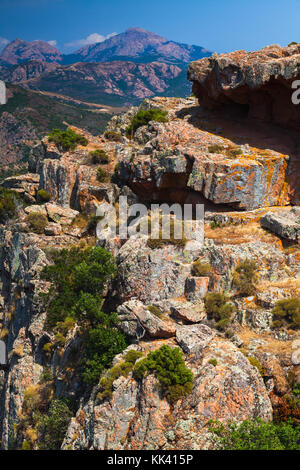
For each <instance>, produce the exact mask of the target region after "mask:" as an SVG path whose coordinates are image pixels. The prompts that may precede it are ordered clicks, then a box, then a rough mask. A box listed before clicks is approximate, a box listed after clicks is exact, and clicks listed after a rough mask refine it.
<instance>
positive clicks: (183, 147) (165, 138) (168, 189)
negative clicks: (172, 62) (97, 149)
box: [116, 98, 289, 210]
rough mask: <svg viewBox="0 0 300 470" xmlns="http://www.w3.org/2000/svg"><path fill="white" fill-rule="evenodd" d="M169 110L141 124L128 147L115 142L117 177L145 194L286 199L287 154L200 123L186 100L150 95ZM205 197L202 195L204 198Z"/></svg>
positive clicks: (252, 205) (197, 199) (243, 204)
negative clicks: (164, 117) (236, 139)
mask: <svg viewBox="0 0 300 470" xmlns="http://www.w3.org/2000/svg"><path fill="white" fill-rule="evenodd" d="M159 105H160V106H161V107H162V108H163V109H166V110H167V111H168V117H169V122H167V123H157V122H150V123H149V124H148V126H143V127H141V128H140V129H139V130H138V131H137V132H136V135H135V141H134V142H133V145H132V146H131V147H128V145H127V144H126V143H125V144H120V145H118V146H117V148H116V152H117V159H118V161H119V168H118V177H119V179H120V181H121V182H122V184H126V185H128V186H130V187H131V188H132V189H133V190H134V191H135V192H136V193H137V194H139V195H140V196H141V198H144V199H148V200H149V199H150V200H153V201H155V200H158V201H160V200H169V201H172V202H179V203H204V202H205V201H206V202H207V203H208V201H210V202H211V203H213V204H228V205H229V206H230V205H231V206H234V207H236V208H240V209H245V210H251V209H256V208H259V207H263V206H274V205H284V204H286V203H287V202H288V200H289V197H288V194H287V184H286V169H287V156H286V155H283V154H280V153H278V152H275V151H273V150H264V151H263V150H260V149H257V148H253V147H250V146H249V145H242V146H240V147H238V146H236V145H235V144H234V143H233V142H232V141H230V140H229V139H225V138H224V137H221V136H215V135H213V134H212V133H209V132H206V131H204V130H202V129H199V128H198V127H197V125H196V122H197V119H196V118H195V117H194V121H195V123H194V121H193V119H190V120H187V119H186V118H185V117H183V118H182V117H181V113H183V111H184V116H186V115H187V116H188V112H187V109H189V108H190V113H191V114H193V113H194V114H195V110H194V108H195V107H194V103H192V102H191V101H190V100H186V101H184V100H180V99H178V100H177V101H176V100H174V99H169V100H168V99H158V98H155V99H152V100H148V106H152V107H158V106H159ZM204 198H205V199H204Z"/></svg>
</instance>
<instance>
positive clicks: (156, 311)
mask: <svg viewBox="0 0 300 470" xmlns="http://www.w3.org/2000/svg"><path fill="white" fill-rule="evenodd" d="M147 310H149V312H150V313H152V314H153V315H155V316H156V317H157V318H160V319H161V318H162V317H163V313H162V312H161V310H160V309H159V308H158V307H155V306H154V305H149V306H148V307H147Z"/></svg>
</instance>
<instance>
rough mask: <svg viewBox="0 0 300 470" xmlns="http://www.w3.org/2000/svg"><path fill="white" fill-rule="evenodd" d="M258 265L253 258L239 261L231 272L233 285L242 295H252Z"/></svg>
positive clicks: (256, 279) (254, 288)
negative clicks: (232, 272)
mask: <svg viewBox="0 0 300 470" xmlns="http://www.w3.org/2000/svg"><path fill="white" fill-rule="evenodd" d="M257 271H258V266H257V264H256V263H255V261H253V260H249V259H246V260H245V261H242V262H241V263H239V264H238V265H237V267H236V269H235V271H234V274H233V285H234V287H235V288H236V289H237V291H238V293H239V295H240V296H242V297H248V296H251V295H254V294H255V292H256V284H257V281H258V275H257Z"/></svg>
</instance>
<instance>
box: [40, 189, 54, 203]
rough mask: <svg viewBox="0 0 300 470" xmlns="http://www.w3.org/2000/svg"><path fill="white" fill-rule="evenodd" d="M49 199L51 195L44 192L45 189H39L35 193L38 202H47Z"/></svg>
mask: <svg viewBox="0 0 300 470" xmlns="http://www.w3.org/2000/svg"><path fill="white" fill-rule="evenodd" d="M50 199H51V194H50V193H49V192H48V191H46V190H45V189H40V190H39V191H38V192H37V200H38V202H49V201H50Z"/></svg>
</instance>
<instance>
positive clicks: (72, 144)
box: [48, 129, 88, 152]
mask: <svg viewBox="0 0 300 470" xmlns="http://www.w3.org/2000/svg"><path fill="white" fill-rule="evenodd" d="M48 140H49V142H54V143H55V145H56V146H57V148H58V149H59V150H63V151H64V152H67V151H69V150H75V149H76V147H77V145H83V146H84V147H86V146H87V144H88V140H87V139H86V137H84V136H82V135H80V134H77V133H76V132H74V131H73V130H72V129H67V130H66V131H61V130H60V129H53V130H52V131H51V133H50V134H49V136H48Z"/></svg>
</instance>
